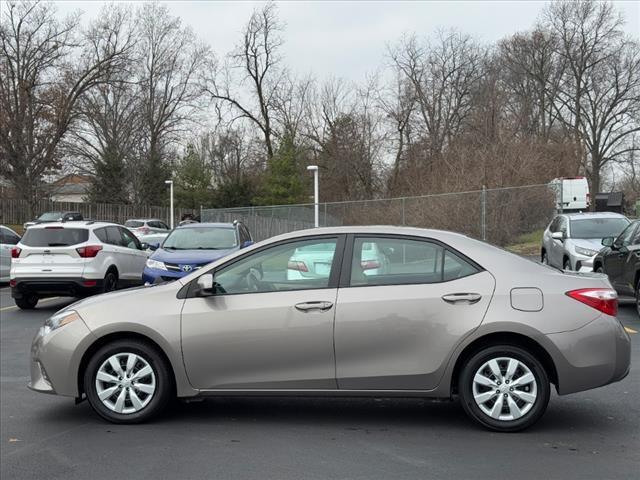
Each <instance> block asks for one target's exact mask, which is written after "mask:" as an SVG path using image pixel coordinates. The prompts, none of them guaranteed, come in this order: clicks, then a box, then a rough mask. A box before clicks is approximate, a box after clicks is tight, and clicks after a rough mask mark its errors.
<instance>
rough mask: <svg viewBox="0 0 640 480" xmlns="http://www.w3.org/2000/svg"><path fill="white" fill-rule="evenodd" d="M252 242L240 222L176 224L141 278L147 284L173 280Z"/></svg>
mask: <svg viewBox="0 0 640 480" xmlns="http://www.w3.org/2000/svg"><path fill="white" fill-rule="evenodd" d="M252 244H253V240H252V238H251V234H250V233H249V230H248V229H247V227H246V226H244V225H243V224H242V223H240V222H233V223H189V224H186V225H182V226H179V227H176V228H175V229H174V230H173V231H171V233H170V234H169V235H168V236H167V238H165V239H164V242H162V246H159V245H158V244H156V245H149V246H150V248H152V249H153V248H156V250H155V252H153V254H152V255H151V256H150V257H149V258H148V259H147V264H146V266H145V269H144V272H143V273H142V280H143V281H144V282H145V283H146V284H151V283H158V282H166V281H172V280H175V279H177V278H180V277H184V276H185V275H187V274H189V273H191V272H193V271H194V270H198V269H199V268H201V267H203V266H205V265H207V264H209V263H211V262H213V261H215V260H218V259H219V258H222V257H224V256H225V255H229V254H230V253H233V252H235V251H237V250H240V249H241V248H245V247H248V246H249V245H252Z"/></svg>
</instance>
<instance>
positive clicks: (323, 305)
mask: <svg viewBox="0 0 640 480" xmlns="http://www.w3.org/2000/svg"><path fill="white" fill-rule="evenodd" d="M331 307H333V303H331V302H322V301H320V302H303V303H296V308H297V309H298V310H300V311H301V312H310V311H312V310H320V311H321V312H324V311H326V310H329V309H330V308H331Z"/></svg>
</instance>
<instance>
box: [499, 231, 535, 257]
mask: <svg viewBox="0 0 640 480" xmlns="http://www.w3.org/2000/svg"><path fill="white" fill-rule="evenodd" d="M543 233H544V229H540V230H535V231H533V232H530V233H525V234H523V235H520V236H519V237H518V238H517V239H516V240H515V242H513V243H512V244H511V245H507V246H506V247H505V248H506V249H507V250H509V251H511V252H513V253H517V254H519V255H535V256H538V255H539V254H540V246H541V245H542V234H543Z"/></svg>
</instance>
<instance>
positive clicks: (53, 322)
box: [42, 310, 80, 336]
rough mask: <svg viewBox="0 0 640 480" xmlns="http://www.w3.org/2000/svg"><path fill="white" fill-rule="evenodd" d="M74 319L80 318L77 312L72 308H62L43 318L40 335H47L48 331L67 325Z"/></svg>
mask: <svg viewBox="0 0 640 480" xmlns="http://www.w3.org/2000/svg"><path fill="white" fill-rule="evenodd" d="M76 320H80V315H78V312H76V311H74V310H64V311H62V312H59V313H56V314H55V315H53V316H52V317H49V318H47V319H46V320H45V322H44V326H43V327H42V335H43V336H44V335H47V334H48V333H51V332H53V331H54V330H57V329H58V328H60V327H63V326H65V325H68V324H69V323H71V322H75V321H76Z"/></svg>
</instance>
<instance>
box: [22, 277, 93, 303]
mask: <svg viewBox="0 0 640 480" xmlns="http://www.w3.org/2000/svg"><path fill="white" fill-rule="evenodd" d="M102 284H103V280H102V279H99V280H94V279H87V278H79V277H78V278H66V277H65V278H55V277H54V278H46V279H44V278H20V279H14V280H12V285H11V296H12V297H13V298H23V297H25V296H29V295H38V296H39V297H55V296H66V297H78V296H83V295H91V294H95V293H100V292H102V288H103V285H102Z"/></svg>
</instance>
